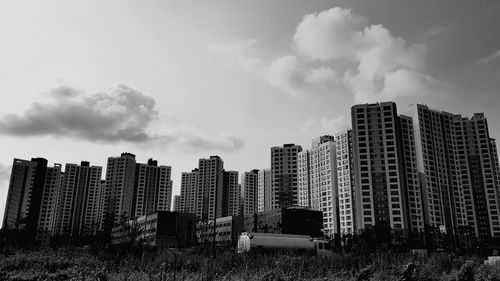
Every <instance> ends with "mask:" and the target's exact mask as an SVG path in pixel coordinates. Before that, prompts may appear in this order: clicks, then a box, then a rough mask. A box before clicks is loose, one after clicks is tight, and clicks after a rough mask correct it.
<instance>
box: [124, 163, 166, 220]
mask: <svg viewBox="0 0 500 281" xmlns="http://www.w3.org/2000/svg"><path fill="white" fill-rule="evenodd" d="M171 201H172V180H171V167H170V166H164V165H162V166H158V161H156V160H153V159H151V158H150V159H149V160H148V162H147V164H142V163H137V164H136V166H135V182H134V195H133V202H134V204H133V206H132V209H133V210H132V213H133V217H141V216H144V215H146V214H149V213H152V212H155V211H170V208H171Z"/></svg>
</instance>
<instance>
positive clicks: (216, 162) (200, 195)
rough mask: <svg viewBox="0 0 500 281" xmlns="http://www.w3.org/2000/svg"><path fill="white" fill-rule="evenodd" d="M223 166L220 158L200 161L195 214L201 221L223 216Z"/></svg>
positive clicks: (214, 157) (215, 157)
mask: <svg viewBox="0 0 500 281" xmlns="http://www.w3.org/2000/svg"><path fill="white" fill-rule="evenodd" d="M223 165H224V163H223V162H222V159H221V158H220V157H219V156H210V158H208V159H200V160H199V164H198V173H199V175H198V188H197V190H196V213H195V214H196V216H197V217H198V219H200V220H203V221H204V220H212V219H214V218H219V217H221V216H222V210H223V207H222V204H221V203H220V202H222V196H223V180H224V174H223ZM216 202H217V203H216Z"/></svg>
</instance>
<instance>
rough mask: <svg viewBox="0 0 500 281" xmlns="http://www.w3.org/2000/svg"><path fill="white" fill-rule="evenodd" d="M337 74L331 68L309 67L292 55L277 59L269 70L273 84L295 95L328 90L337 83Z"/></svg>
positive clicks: (270, 81) (270, 80) (268, 76)
mask: <svg viewBox="0 0 500 281" xmlns="http://www.w3.org/2000/svg"><path fill="white" fill-rule="evenodd" d="M336 76H337V74H336V72H335V71H334V70H333V69H331V68H328V67H319V68H309V67H308V66H307V65H305V64H304V63H303V62H301V61H300V60H299V59H298V58H297V57H296V56H292V55H290V56H284V57H281V58H278V59H276V60H275V61H274V62H273V63H272V64H271V65H270V66H269V69H268V72H267V78H268V80H269V83H271V85H273V86H275V87H277V88H280V89H282V90H283V91H285V92H286V93H289V94H291V95H293V96H303V95H308V94H310V93H322V92H325V91H328V90H329V89H330V88H332V86H333V84H334V83H335V81H336Z"/></svg>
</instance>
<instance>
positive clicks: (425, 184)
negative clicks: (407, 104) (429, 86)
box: [413, 104, 500, 237]
mask: <svg viewBox="0 0 500 281" xmlns="http://www.w3.org/2000/svg"><path fill="white" fill-rule="evenodd" d="M413 110H414V121H413V123H414V132H415V140H416V143H415V147H416V151H417V160H418V171H419V174H420V184H421V186H422V193H423V198H424V199H423V202H424V210H426V211H425V212H424V214H425V223H426V224H427V225H429V227H430V228H431V229H445V231H446V232H447V233H452V234H454V235H456V236H460V235H464V234H463V233H461V231H462V230H461V229H463V228H464V227H470V228H472V230H473V233H474V235H475V236H477V237H490V236H500V225H499V223H500V221H499V210H500V209H499V207H500V204H499V185H498V181H497V172H496V164H495V162H496V160H495V159H496V158H497V157H498V156H497V154H496V147H495V145H494V143H492V141H491V139H490V137H489V132H488V124H487V121H486V118H485V117H484V115H483V114H480V113H478V114H474V116H473V117H472V118H464V117H462V116H461V115H457V114H452V113H448V112H444V111H439V110H434V109H431V108H429V107H428V106H426V105H422V104H419V105H417V106H414V107H413Z"/></svg>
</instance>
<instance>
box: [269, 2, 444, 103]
mask: <svg viewBox="0 0 500 281" xmlns="http://www.w3.org/2000/svg"><path fill="white" fill-rule="evenodd" d="M293 49H294V50H295V52H296V53H297V56H285V57H282V58H279V59H277V60H275V61H274V62H273V63H272V64H271V67H270V71H269V73H270V75H268V76H269V77H270V79H269V81H270V82H271V84H272V85H274V86H276V87H279V88H281V89H283V90H284V91H286V92H288V93H291V94H293V95H297V92H300V93H310V92H312V91H310V90H309V91H308V90H303V89H304V87H303V85H304V82H308V83H306V85H308V86H309V87H308V88H306V89H315V87H314V86H315V85H323V88H322V89H323V90H326V91H329V92H335V90H336V86H338V85H339V84H338V82H339V81H337V83H325V82H326V81H329V82H332V80H340V81H342V82H343V83H344V85H346V86H347V87H348V88H349V89H350V91H351V92H352V93H353V95H354V100H355V102H357V103H364V102H373V101H379V100H386V99H397V98H399V97H403V96H412V95H416V96H423V95H426V94H429V93H439V92H446V91H448V89H447V87H446V85H445V84H444V83H442V82H439V81H437V80H436V79H434V78H432V77H430V76H429V75H427V74H426V73H425V62H426V59H427V48H426V46H425V45H424V44H408V43H407V42H406V41H405V40H404V39H403V38H401V37H396V36H394V35H392V34H391V33H390V31H389V30H388V29H387V28H385V27H384V26H382V25H369V20H368V19H367V18H365V17H363V16H359V15H355V14H353V13H352V12H351V10H349V9H343V8H339V7H336V8H333V9H330V10H326V11H322V12H319V13H315V14H309V15H306V16H304V17H303V19H302V21H301V23H300V24H299V25H298V27H297V30H296V32H295V35H294V36H293ZM318 63H320V64H321V65H322V69H325V70H329V71H328V72H324V71H320V72H319V73H318V74H320V73H322V72H324V73H323V74H328V73H329V74H336V73H343V75H340V76H343V78H342V79H335V77H336V76H337V75H319V77H322V79H320V80H319V81H318V80H314V79H312V80H307V79H305V78H304V77H305V73H306V70H307V69H309V68H310V67H311V65H317V64H318ZM312 76H316V75H312ZM325 85H326V86H327V87H328V88H327V89H325V87H324V86H325Z"/></svg>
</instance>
